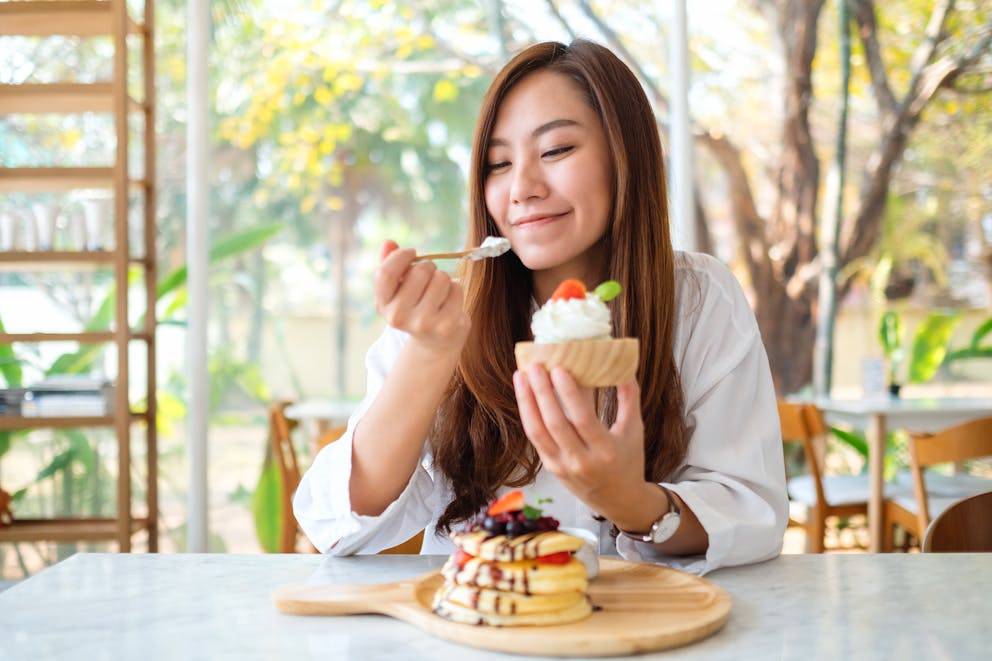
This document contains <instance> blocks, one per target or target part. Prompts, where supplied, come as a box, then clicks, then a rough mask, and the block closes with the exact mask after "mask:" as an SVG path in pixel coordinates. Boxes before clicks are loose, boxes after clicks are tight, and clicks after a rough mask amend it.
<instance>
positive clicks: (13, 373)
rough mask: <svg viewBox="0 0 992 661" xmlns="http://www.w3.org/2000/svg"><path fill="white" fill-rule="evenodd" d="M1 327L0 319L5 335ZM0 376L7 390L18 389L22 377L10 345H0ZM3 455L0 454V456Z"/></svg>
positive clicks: (0, 329)
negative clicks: (5, 383)
mask: <svg viewBox="0 0 992 661" xmlns="http://www.w3.org/2000/svg"><path fill="white" fill-rule="evenodd" d="M6 332H7V331H6V330H5V329H4V327H3V319H0V333H6ZM0 375H2V376H3V379H4V381H6V382H7V387H8V388H19V387H20V386H21V384H22V383H23V381H22V379H23V378H24V375H23V374H22V372H21V361H20V359H18V357H17V354H16V353H14V347H13V346H12V345H10V344H0ZM2 454H3V453H2V452H0V455H2Z"/></svg>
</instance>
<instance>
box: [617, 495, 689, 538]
mask: <svg viewBox="0 0 992 661" xmlns="http://www.w3.org/2000/svg"><path fill="white" fill-rule="evenodd" d="M658 488H659V489H661V490H662V491H664V492H665V495H666V496H668V511H667V512H665V513H664V514H662V515H661V517H660V518H659V519H658V520H657V521H655V522H654V523H652V524H651V529H650V530H648V531H647V532H644V533H641V532H627V531H626V530H624V531H622V532H623V534H625V535H627V537H630V538H631V539H635V540H637V541H639V542H650V543H651V544H661V543H662V542H666V541H668V540H669V539H671V537H672V535H674V534H675V531H676V530H678V529H679V525H681V524H682V510H681V509H680V508H679V505H678V503H677V502H675V497H674V496H672V492H671V491H669V490H668V489H666V488H665V487H663V486H661V485H660V484H659V485H658Z"/></svg>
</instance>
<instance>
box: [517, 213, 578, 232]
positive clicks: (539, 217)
mask: <svg viewBox="0 0 992 661" xmlns="http://www.w3.org/2000/svg"><path fill="white" fill-rule="evenodd" d="M566 213H567V212H566ZM564 215H565V213H535V214H531V215H529V216H524V217H523V218H518V219H517V220H514V221H512V222H511V223H510V227H513V228H517V227H526V226H528V225H537V224H543V223H544V222H548V221H552V220H557V219H558V218H561V217H562V216H564Z"/></svg>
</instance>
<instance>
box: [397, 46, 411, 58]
mask: <svg viewBox="0 0 992 661" xmlns="http://www.w3.org/2000/svg"><path fill="white" fill-rule="evenodd" d="M412 54H413V44H409V43H407V44H403V45H402V46H400V47H399V48H397V49H396V57H398V58H399V59H401V60H405V59H406V58H408V57H410V55H412Z"/></svg>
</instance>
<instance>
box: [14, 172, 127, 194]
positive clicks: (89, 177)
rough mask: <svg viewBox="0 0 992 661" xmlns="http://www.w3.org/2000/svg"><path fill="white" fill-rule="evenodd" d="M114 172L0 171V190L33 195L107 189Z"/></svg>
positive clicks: (111, 182)
mask: <svg viewBox="0 0 992 661" xmlns="http://www.w3.org/2000/svg"><path fill="white" fill-rule="evenodd" d="M113 173H114V169H113V168H109V167H95V168H94V167H84V168H0V191H4V192H22V193H36V192H41V191H57V190H73V189H75V188H111V186H112V185H113V178H112V177H113Z"/></svg>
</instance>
